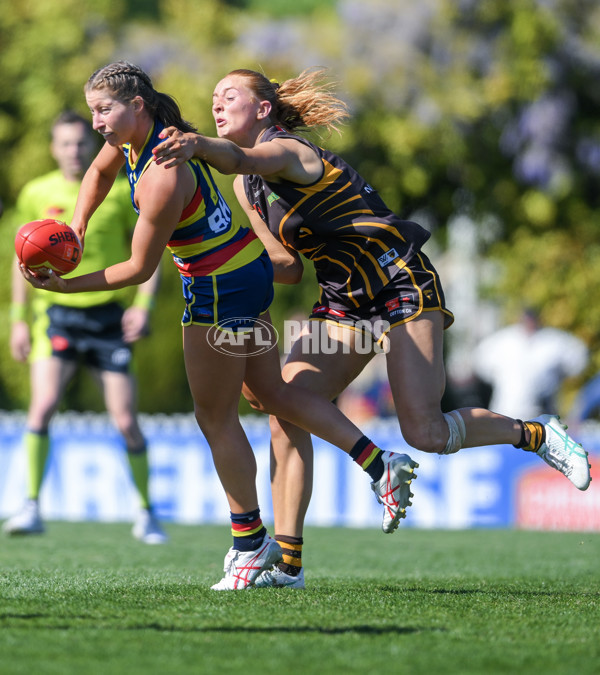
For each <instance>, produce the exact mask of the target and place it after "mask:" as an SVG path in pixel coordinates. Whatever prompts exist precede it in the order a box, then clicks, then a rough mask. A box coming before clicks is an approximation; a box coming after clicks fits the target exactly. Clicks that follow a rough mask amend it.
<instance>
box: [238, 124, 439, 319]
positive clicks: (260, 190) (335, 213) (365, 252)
mask: <svg viewBox="0 0 600 675" xmlns="http://www.w3.org/2000/svg"><path fill="white" fill-rule="evenodd" d="M275 138H290V139H294V140H297V141H300V142H301V143H304V144H305V145H308V146H309V147H311V148H312V149H313V150H314V151H315V152H316V153H317V155H318V156H319V157H320V159H321V162H322V164H323V172H322V175H321V177H320V178H319V179H318V180H317V181H315V182H314V183H312V184H310V185H299V184H297V183H292V182H289V181H285V180H281V181H279V182H269V181H267V180H266V179H265V178H263V177H262V176H258V175H250V176H245V177H244V188H245V192H246V196H247V198H248V201H249V202H250V204H251V205H252V206H253V208H254V209H255V210H256V211H257V212H258V214H259V215H260V216H261V218H262V219H263V220H264V221H265V223H266V224H267V226H268V227H269V230H270V231H271V232H272V233H273V234H274V235H275V236H276V237H277V238H278V239H279V240H280V241H282V242H283V243H284V244H286V245H287V246H290V247H291V248H293V249H295V250H296V251H298V252H299V253H301V254H302V255H304V256H305V257H306V258H308V259H310V260H311V261H312V262H313V264H314V267H315V271H316V275H317V280H318V282H319V286H320V288H321V298H323V296H324V295H325V296H326V297H327V298H328V306H329V307H331V308H334V309H336V308H337V309H341V310H343V309H345V308H353V307H360V306H362V305H364V304H368V303H369V302H370V301H371V300H373V298H374V297H375V296H376V295H377V294H378V292H379V291H380V290H381V289H382V288H384V287H385V286H386V285H387V284H388V283H389V282H390V281H391V280H392V279H393V278H394V277H395V276H396V275H397V274H398V272H399V271H400V270H401V269H402V268H403V267H404V266H405V265H406V263H407V261H408V260H410V258H411V257H412V256H413V255H414V254H415V253H417V252H418V251H419V250H420V249H421V247H422V246H423V244H424V243H425V242H426V241H427V240H428V239H429V236H430V234H429V232H428V231H427V230H425V229H424V228H423V227H421V226H420V225H418V224H417V223H414V222H412V221H407V220H402V219H401V218H399V217H398V216H397V215H396V214H395V213H393V212H392V211H390V209H389V208H388V207H387V206H386V205H385V203H384V202H383V200H382V199H381V197H380V196H379V194H378V193H377V191H376V190H375V189H374V188H372V187H371V186H370V185H369V184H368V183H366V182H365V180H364V179H363V178H362V177H361V176H360V175H359V174H358V173H357V172H356V171H355V170H354V169H353V168H352V167H351V166H350V165H349V164H347V163H346V162H345V161H344V160H343V159H341V158H340V157H338V156H337V155H335V154H333V153H332V152H329V151H328V150H325V149H323V148H320V147H318V146H316V145H314V144H313V143H311V142H310V141H308V140H306V139H305V138H302V137H301V136H296V135H293V134H290V133H289V132H287V131H285V130H283V129H281V128H280V127H276V126H274V127H271V128H269V129H267V130H266V131H265V133H264V134H263V136H262V138H261V139H260V142H261V143H264V142H267V141H270V140H273V139H275Z"/></svg>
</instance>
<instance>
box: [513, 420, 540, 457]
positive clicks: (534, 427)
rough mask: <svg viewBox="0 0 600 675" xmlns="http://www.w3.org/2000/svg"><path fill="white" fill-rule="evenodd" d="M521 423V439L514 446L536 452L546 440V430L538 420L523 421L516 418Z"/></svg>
mask: <svg viewBox="0 0 600 675" xmlns="http://www.w3.org/2000/svg"><path fill="white" fill-rule="evenodd" d="M517 422H519V424H520V425H521V440H520V441H519V442H518V443H517V444H516V445H515V446H514V447H515V448H521V449H523V450H526V451H527V452H537V451H538V450H539V449H540V446H541V445H542V443H543V442H544V441H545V440H546V430H545V429H544V425H543V424H540V422H523V421H522V420H517Z"/></svg>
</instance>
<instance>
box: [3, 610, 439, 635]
mask: <svg viewBox="0 0 600 675" xmlns="http://www.w3.org/2000/svg"><path fill="white" fill-rule="evenodd" d="M52 616H53V615H51V614H18V613H4V614H0V620H9V621H10V620H11V619H12V620H16V621H17V623H16V624H5V626H4V627H5V628H7V627H8V626H9V625H10V627H11V628H13V629H15V628H19V625H18V621H19V620H22V621H23V625H22V627H23V628H25V629H30V628H31V627H32V626H31V624H29V623H28V622H29V621H30V620H31V619H51V618H52ZM69 618H72V619H73V620H74V621H78V622H80V621H82V620H83V622H84V624H83V625H82V624H81V623H77V625H74V624H65V623H53V624H44V623H41V622H38V621H36V622H35V628H36V629H38V630H39V629H44V630H61V631H64V630H81V629H82V628H86V629H90V630H98V629H107V630H115V629H118V630H126V631H146V630H150V631H156V632H158V633H251V634H260V633H289V634H295V633H315V634H322V635H344V634H352V633H356V634H358V635H388V634H393V635H411V634H415V633H444V632H446V629H445V628H439V627H438V628H424V627H422V626H370V625H368V624H367V625H365V624H362V625H356V626H335V627H331V628H327V627H323V626H173V625H162V624H160V623H157V622H151V623H139V624H134V625H129V626H119V625H118V622H115V623H114V624H111V623H109V622H106V623H104V622H103V623H102V624H101V625H98V623H97V622H95V621H94V622H90V625H86V624H87V623H88V620H89V617H75V616H73V617H69Z"/></svg>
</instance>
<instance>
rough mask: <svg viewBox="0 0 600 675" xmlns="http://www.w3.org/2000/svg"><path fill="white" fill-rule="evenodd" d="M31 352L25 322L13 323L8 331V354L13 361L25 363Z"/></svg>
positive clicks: (29, 338)
mask: <svg viewBox="0 0 600 675" xmlns="http://www.w3.org/2000/svg"><path fill="white" fill-rule="evenodd" d="M30 352H31V336H30V334H29V326H28V325H27V322H26V321H15V322H14V323H13V324H12V326H11V329H10V353H11V354H12V357H13V359H14V360H15V361H27V357H28V356H29V353H30Z"/></svg>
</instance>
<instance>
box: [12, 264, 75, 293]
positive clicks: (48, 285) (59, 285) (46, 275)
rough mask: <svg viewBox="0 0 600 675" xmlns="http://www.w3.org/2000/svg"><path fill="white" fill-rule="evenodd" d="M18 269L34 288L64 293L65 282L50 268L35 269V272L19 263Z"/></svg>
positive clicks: (65, 288)
mask: <svg viewBox="0 0 600 675" xmlns="http://www.w3.org/2000/svg"><path fill="white" fill-rule="evenodd" d="M19 270H20V271H21V274H22V275H23V278H24V279H25V280H26V281H28V282H29V283H30V284H31V285H32V286H33V287H34V288H41V289H42V290H44V291H54V292H55V293H64V292H65V291H66V290H67V282H66V281H65V280H64V279H62V278H61V277H59V276H58V275H56V274H54V272H53V271H52V270H50V269H43V270H42V269H37V270H36V271H35V272H33V271H32V270H30V269H28V268H27V267H25V265H19Z"/></svg>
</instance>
